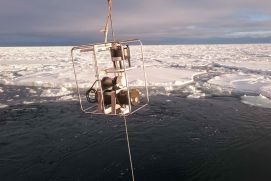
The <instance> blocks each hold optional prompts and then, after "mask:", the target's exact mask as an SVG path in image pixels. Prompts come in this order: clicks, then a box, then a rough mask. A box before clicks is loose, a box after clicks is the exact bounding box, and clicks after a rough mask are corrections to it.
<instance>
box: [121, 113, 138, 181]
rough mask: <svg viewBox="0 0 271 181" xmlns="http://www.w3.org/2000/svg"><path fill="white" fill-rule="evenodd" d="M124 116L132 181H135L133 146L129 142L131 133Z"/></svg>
mask: <svg viewBox="0 0 271 181" xmlns="http://www.w3.org/2000/svg"><path fill="white" fill-rule="evenodd" d="M123 118H124V123H125V131H126V141H127V146H128V152H129V159H130V168H131V173H132V181H135V176H134V167H133V161H132V155H131V148H130V142H129V134H128V128H127V119H126V117H125V115H124V116H123Z"/></svg>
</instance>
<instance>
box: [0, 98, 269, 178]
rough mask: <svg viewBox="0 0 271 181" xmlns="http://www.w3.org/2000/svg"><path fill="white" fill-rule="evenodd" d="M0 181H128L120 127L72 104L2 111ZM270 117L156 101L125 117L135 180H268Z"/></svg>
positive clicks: (223, 105) (230, 106)
mask: <svg viewBox="0 0 271 181" xmlns="http://www.w3.org/2000/svg"><path fill="white" fill-rule="evenodd" d="M0 115H1V116H0V180H130V172H129V159H128V151H127V145H126V142H125V130H124V123H123V120H122V119H121V118H119V117H114V118H112V117H104V116H100V117H98V116H95V117H92V116H89V115H85V114H83V113H81V112H79V109H78V103H77V102H64V103H56V102H51V103H46V104H29V105H18V106H10V107H7V108H4V109H0ZM270 118H271V110H270V109H264V108H258V107H250V106H248V105H245V104H242V103H240V100H238V99H236V98H213V99H200V100H194V99H184V98H180V97H167V96H155V97H152V99H151V104H150V106H148V107H147V108H146V109H144V110H142V111H141V112H138V113H136V114H135V115H133V116H131V117H128V129H129V133H130V143H131V149H132V155H133V160H134V167H135V177H136V180H140V181H150V180H155V181H157V180H163V181H164V180H270V179H271V173H270V172H269V171H270V169H271V142H270V140H271V121H270V120H271V119H270Z"/></svg>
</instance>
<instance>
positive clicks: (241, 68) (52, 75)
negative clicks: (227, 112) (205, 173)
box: [0, 44, 271, 108]
mask: <svg viewBox="0 0 271 181" xmlns="http://www.w3.org/2000/svg"><path fill="white" fill-rule="evenodd" d="M70 49H71V47H0V52H1V54H0V70H1V72H0V84H2V85H18V86H29V87H30V86H34V87H46V89H44V90H43V92H42V93H41V96H42V97H60V99H59V100H69V99H74V97H73V96H71V93H72V92H74V88H75V82H74V74H73V69H72V63H71V59H70ZM138 50H139V47H136V46H133V47H132V55H134V57H137V55H138V52H137V51H138ZM144 54H145V61H146V70H147V74H148V81H149V85H150V87H152V89H154V88H155V87H156V88H157V90H159V91H160V92H159V93H160V94H167V95H169V94H180V95H185V96H186V97H188V98H204V97H209V96H212V95H219V96H223V95H238V96H240V97H241V98H242V102H244V103H246V104H250V105H256V106H262V107H270V108H271V103H270V99H271V45H270V44H258V45H159V46H158V45H157V46H155V45H152V46H144ZM89 57H91V56H90V55H89V54H83V55H82V56H78V57H76V67H77V70H78V72H79V79H80V81H79V85H80V87H81V88H87V87H89V86H91V84H92V82H93V81H94V72H93V70H92V68H91V64H92V62H91V61H90V60H89V59H88V58H89ZM101 57H103V55H101ZM104 57H106V56H104ZM138 60H139V59H135V61H134V63H135V64H136V66H138V65H140V63H136V61H138ZM103 63H104V64H107V65H108V64H109V65H110V64H111V61H108V60H104V61H103ZM129 83H130V85H133V86H143V77H142V76H140V74H138V72H137V70H133V71H131V73H130V74H129ZM3 91H4V90H3V89H2V88H1V87H0V94H1V93H3ZM32 92H33V93H35V91H34V90H32ZM156 93H157V92H156ZM61 97H62V98H61ZM5 106H6V105H4V104H0V107H5Z"/></svg>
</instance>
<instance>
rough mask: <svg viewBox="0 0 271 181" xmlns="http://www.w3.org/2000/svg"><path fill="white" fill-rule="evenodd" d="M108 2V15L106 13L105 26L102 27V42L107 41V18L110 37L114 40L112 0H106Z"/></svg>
mask: <svg viewBox="0 0 271 181" xmlns="http://www.w3.org/2000/svg"><path fill="white" fill-rule="evenodd" d="M107 3H108V15H107V19H106V22H105V27H104V30H103V31H104V42H105V43H107V39H108V24H109V20H110V28H111V32H112V38H113V40H114V41H115V33H114V29H113V21H112V0H107Z"/></svg>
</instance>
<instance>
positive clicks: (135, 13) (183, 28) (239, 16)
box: [0, 0, 271, 44]
mask: <svg viewBox="0 0 271 181" xmlns="http://www.w3.org/2000/svg"><path fill="white" fill-rule="evenodd" d="M0 4H1V6H0V24H1V29H0V44H8V43H15V44H16V43H20V44H23V43H24V42H25V43H28V44H31V42H33V43H37V42H40V43H42V42H48V43H49V44H50V43H52V42H55V43H57V42H59V43H66V42H75V43H77V42H84V41H85V42H88V41H102V39H103V38H102V34H101V33H99V30H100V29H101V28H102V27H103V26H104V21H105V18H106V11H107V4H106V0H91V1H89V0H77V1H73V0H57V1H56V0H47V1H44V0H24V1H22V0H0ZM113 20H114V29H115V31H116V34H117V35H118V37H119V38H120V39H122V38H133V37H139V38H142V39H144V40H146V41H148V40H150V41H153V40H157V42H159V41H160V40H165V41H166V39H168V40H171V39H174V38H176V39H191V40H195V39H214V38H221V39H223V38H229V37H230V38H245V37H247V38H251V37H253V38H255V37H258V36H261V37H268V36H270V32H269V31H270V29H271V21H270V20H271V1H267V0H217V1H213V0H193V1H187V0H167V1H165V0H148V1H145V0H137V1H135V0H125V1H123V0H113ZM252 32H254V33H252ZM257 32H261V33H257ZM259 34H260V35H259ZM180 43H182V42H180Z"/></svg>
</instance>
